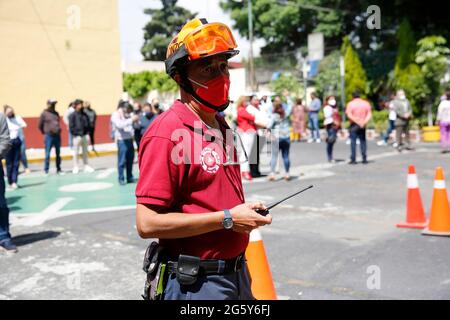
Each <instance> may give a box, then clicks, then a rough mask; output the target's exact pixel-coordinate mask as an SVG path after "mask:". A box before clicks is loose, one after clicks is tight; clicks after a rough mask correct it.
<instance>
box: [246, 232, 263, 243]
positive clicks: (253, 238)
mask: <svg viewBox="0 0 450 320" xmlns="http://www.w3.org/2000/svg"><path fill="white" fill-rule="evenodd" d="M261 240H262V236H261V232H260V231H259V230H258V229H253V230H252V231H251V232H250V240H249V241H250V242H256V241H261Z"/></svg>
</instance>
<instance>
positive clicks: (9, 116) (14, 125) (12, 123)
mask: <svg viewBox="0 0 450 320" xmlns="http://www.w3.org/2000/svg"><path fill="white" fill-rule="evenodd" d="M3 112H4V113H5V116H6V121H7V123H8V130H9V138H10V144H11V149H9V151H8V154H7V155H6V170H7V176H8V183H9V185H10V186H11V188H12V189H17V188H18V185H17V179H18V177H19V164H20V153H21V152H20V151H21V150H20V146H21V145H22V140H20V137H19V133H20V130H22V128H25V127H26V126H27V125H26V123H25V121H23V119H22V117H20V116H16V115H15V114H14V109H13V108H12V107H11V106H8V105H5V106H3Z"/></svg>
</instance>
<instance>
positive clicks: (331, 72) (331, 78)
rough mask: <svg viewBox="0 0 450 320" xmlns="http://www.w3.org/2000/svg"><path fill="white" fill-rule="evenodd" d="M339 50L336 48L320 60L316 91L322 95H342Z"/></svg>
mask: <svg viewBox="0 0 450 320" xmlns="http://www.w3.org/2000/svg"><path fill="white" fill-rule="evenodd" d="M339 57H340V53H339V50H335V51H333V52H332V53H330V54H329V55H327V56H326V57H325V58H324V59H323V60H322V61H320V64H319V69H318V74H317V76H316V77H315V78H314V82H315V87H316V91H317V93H318V94H319V95H320V96H329V95H334V96H336V97H340V94H339V93H340V83H341V82H340V81H341V80H340V79H341V77H340V69H339Z"/></svg>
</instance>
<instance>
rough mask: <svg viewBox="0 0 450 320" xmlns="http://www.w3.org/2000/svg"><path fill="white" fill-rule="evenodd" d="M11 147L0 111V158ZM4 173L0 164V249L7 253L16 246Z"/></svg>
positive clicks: (3, 117)
mask: <svg viewBox="0 0 450 320" xmlns="http://www.w3.org/2000/svg"><path fill="white" fill-rule="evenodd" d="M10 148H11V144H10V138H9V130H8V123H7V120H6V117H5V115H4V114H3V113H1V112H0V160H1V159H3V158H4V157H5V156H6V154H7V153H8V151H9V149H10ZM4 177H5V173H4V171H3V165H1V166H0V249H2V250H4V251H6V252H8V253H16V252H17V247H16V245H15V244H14V243H13V242H12V239H11V234H10V233H9V208H8V203H7V202H6V197H5V179H4Z"/></svg>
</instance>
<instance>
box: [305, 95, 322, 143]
mask: <svg viewBox="0 0 450 320" xmlns="http://www.w3.org/2000/svg"><path fill="white" fill-rule="evenodd" d="M321 106H322V102H321V101H320V99H319V98H318V97H317V94H316V93H315V92H311V102H310V103H309V106H308V108H307V111H308V117H309V128H310V130H311V137H310V138H309V139H308V143H311V142H314V141H315V142H317V143H320V131H319V111H320V107H321Z"/></svg>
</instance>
